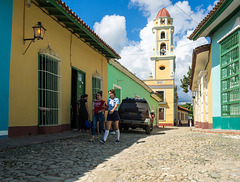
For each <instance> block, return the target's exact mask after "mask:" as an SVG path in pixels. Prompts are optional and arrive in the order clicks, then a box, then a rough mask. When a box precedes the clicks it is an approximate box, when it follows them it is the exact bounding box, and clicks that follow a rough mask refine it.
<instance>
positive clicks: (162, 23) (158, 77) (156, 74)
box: [145, 8, 177, 126]
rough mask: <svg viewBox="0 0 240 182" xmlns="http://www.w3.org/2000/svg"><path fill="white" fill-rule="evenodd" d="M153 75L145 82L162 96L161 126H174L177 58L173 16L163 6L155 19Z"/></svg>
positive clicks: (159, 123) (159, 113)
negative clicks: (174, 47)
mask: <svg viewBox="0 0 240 182" xmlns="http://www.w3.org/2000/svg"><path fill="white" fill-rule="evenodd" d="M153 23H154V24H153V28H152V33H153V54H152V56H151V57H150V59H151V61H152V63H153V64H152V75H151V76H150V77H149V78H148V79H147V80H145V83H146V84H147V85H148V86H149V87H150V88H151V89H152V90H153V91H154V92H157V93H158V94H159V95H160V96H161V97H162V99H163V100H162V101H161V102H160V103H159V110H158V111H156V113H157V114H158V118H159V122H158V125H159V126H173V125H174V122H175V121H176V117H177V116H176V115H177V99H176V93H175V90H176V89H175V83H174V75H175V58H176V56H175V55H174V54H173V33H174V26H173V18H171V16H170V14H169V12H168V11H167V10H166V9H165V8H162V9H161V10H160V11H159V12H158V14H157V16H156V18H155V19H154V20H153Z"/></svg>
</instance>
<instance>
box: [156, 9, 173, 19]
mask: <svg viewBox="0 0 240 182" xmlns="http://www.w3.org/2000/svg"><path fill="white" fill-rule="evenodd" d="M159 17H169V18H171V16H170V14H169V12H168V11H167V10H166V9H165V8H162V9H161V10H160V11H159V12H158V14H157V16H156V19H157V18H159Z"/></svg>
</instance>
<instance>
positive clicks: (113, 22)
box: [93, 15, 127, 52]
mask: <svg viewBox="0 0 240 182" xmlns="http://www.w3.org/2000/svg"><path fill="white" fill-rule="evenodd" d="M93 29H94V31H95V32H96V33H97V34H98V35H99V36H100V37H101V38H102V39H103V40H104V41H105V42H106V43H107V44H109V45H110V46H111V47H112V48H113V49H114V50H116V51H117V52H120V50H122V49H123V47H124V46H125V44H126V43H127V31H126V19H125V17H124V16H119V15H110V16H109V15H106V16H104V17H103V19H102V20H101V22H100V23H99V22H96V23H95V24H94V27H93Z"/></svg>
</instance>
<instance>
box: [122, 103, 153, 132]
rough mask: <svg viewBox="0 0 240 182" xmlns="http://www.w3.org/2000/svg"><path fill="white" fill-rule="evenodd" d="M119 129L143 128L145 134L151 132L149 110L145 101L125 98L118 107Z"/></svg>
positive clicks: (151, 123) (151, 122)
mask: <svg viewBox="0 0 240 182" xmlns="http://www.w3.org/2000/svg"><path fill="white" fill-rule="evenodd" d="M119 116H120V129H122V128H124V129H125V130H128V129H129V127H131V128H132V129H136V128H143V129H144V130H145V131H146V133H147V134H150V133H151V131H152V130H153V121H152V119H151V115H150V109H149V105H148V103H147V101H146V100H145V99H138V98H137V99H136V98H126V99H123V100H122V103H121V105H120V107H119Z"/></svg>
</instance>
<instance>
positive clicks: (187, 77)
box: [180, 66, 191, 93]
mask: <svg viewBox="0 0 240 182" xmlns="http://www.w3.org/2000/svg"><path fill="white" fill-rule="evenodd" d="M190 80H191V67H190V66H189V68H188V72H187V75H183V79H180V81H181V83H182V85H180V87H182V88H183V91H184V92H185V93H188V92H189V87H190Z"/></svg>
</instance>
